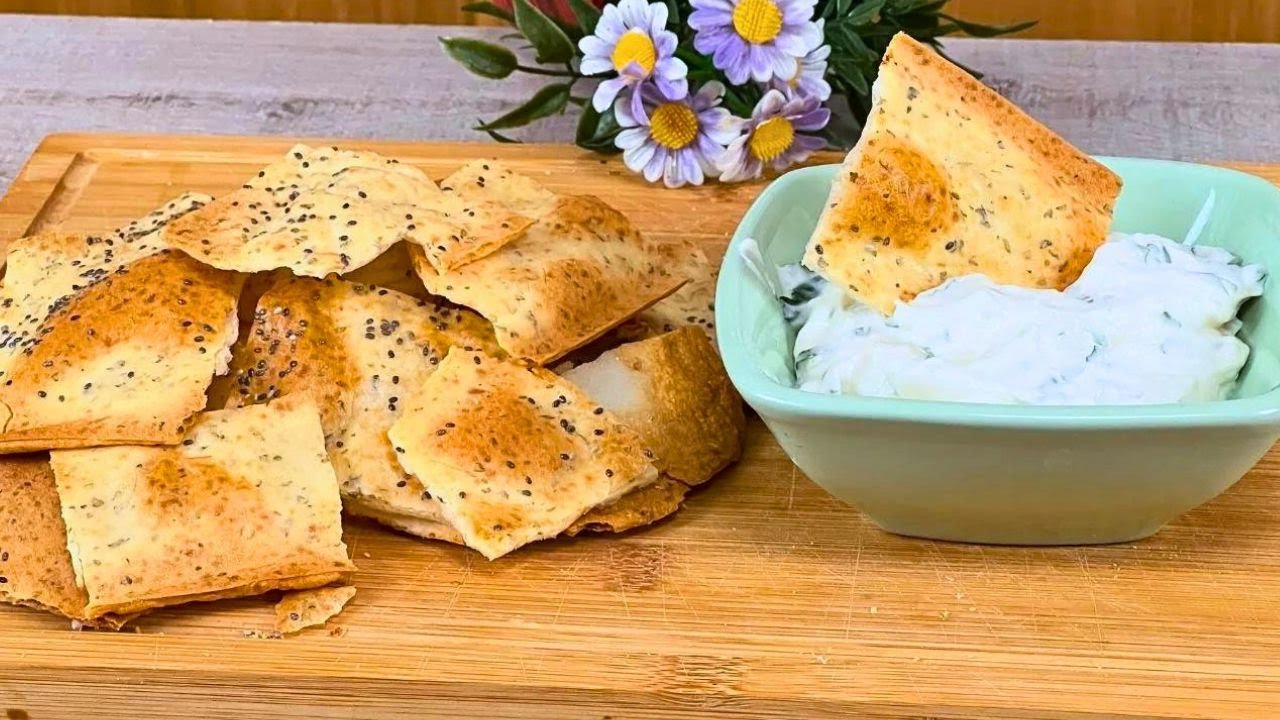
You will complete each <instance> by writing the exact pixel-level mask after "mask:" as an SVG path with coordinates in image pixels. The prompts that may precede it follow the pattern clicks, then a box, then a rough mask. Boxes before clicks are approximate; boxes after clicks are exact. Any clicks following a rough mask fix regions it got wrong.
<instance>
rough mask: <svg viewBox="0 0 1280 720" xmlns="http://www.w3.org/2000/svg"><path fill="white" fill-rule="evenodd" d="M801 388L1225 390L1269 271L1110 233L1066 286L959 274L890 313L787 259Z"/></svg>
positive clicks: (1073, 399)
mask: <svg viewBox="0 0 1280 720" xmlns="http://www.w3.org/2000/svg"><path fill="white" fill-rule="evenodd" d="M779 276H780V280H781V282H782V291H783V293H784V297H783V301H784V304H785V305H784V307H786V308H787V316H788V320H789V321H790V322H791V323H792V324H793V326H795V327H796V328H797V331H798V335H797V337H796V343H795V360H796V380H797V385H798V387H800V388H801V389H803V390H808V391H812V392H821V393H848V394H856V395H865V396H875V397H899V398H915V399H922V400H952V401H964V402H984V403H1005V404H1036V405H1102V404H1154V403H1176V402H1193V401H1199V400H1217V399H1221V398H1223V397H1226V396H1227V395H1228V393H1230V392H1231V390H1232V388H1233V387H1234V385H1235V381H1236V376H1237V375H1238V374H1239V372H1240V368H1241V367H1242V366H1243V365H1244V363H1245V360H1247V359H1248V357H1249V347H1248V345H1246V344H1245V343H1244V342H1243V341H1241V340H1240V339H1239V338H1237V337H1236V331H1237V330H1239V327H1240V321H1239V320H1238V319H1237V318H1236V313H1237V312H1238V311H1239V310H1240V306H1241V304H1243V303H1244V302H1245V301H1246V300H1248V299H1249V298H1251V297H1256V296H1258V295H1261V294H1262V284H1263V281H1264V280H1265V276H1266V273H1265V271H1264V270H1263V269H1262V268H1261V267H1259V266H1257V265H1241V264H1240V263H1239V261H1238V260H1237V259H1236V258H1235V257H1234V256H1233V255H1232V254H1231V253H1230V252H1228V251H1226V250H1223V249H1220V248H1214V247H1188V246H1185V245H1182V244H1179V243H1177V242H1175V241H1172V240H1168V239H1166V238H1163V237H1159V236H1156V235H1124V234H1113V235H1112V236H1111V237H1110V238H1108V240H1107V242H1106V243H1104V244H1103V245H1102V246H1101V247H1100V248H1098V250H1097V252H1096V253H1095V254H1094V257H1093V260H1092V262H1090V263H1089V266H1088V267H1087V268H1086V269H1085V271H1084V273H1083V274H1082V275H1081V276H1080V278H1079V279H1078V280H1077V281H1076V282H1075V284H1073V285H1071V287H1069V288H1067V289H1066V290H1065V291H1057V290H1036V289H1030V288H1024V287H1018V286H1012V285H997V284H995V283H993V282H991V281H990V280H989V279H987V278H986V277H985V276H982V275H966V276H962V277H957V278H953V279H951V280H948V281H946V282H945V283H943V284H942V285H939V286H938V287H936V288H934V289H932V290H929V291H928V292H925V293H922V294H921V295H920V296H919V297H917V298H916V299H915V300H913V301H911V302H909V303H899V304H898V307H897V309H896V310H895V312H894V313H893V315H892V316H890V317H887V318H886V317H884V316H882V315H881V314H880V313H878V312H877V311H875V310H874V309H872V308H870V307H867V306H865V305H861V304H859V303H856V302H854V301H852V300H850V299H849V298H847V296H846V295H845V294H844V292H843V291H842V290H841V289H840V288H838V287H835V286H833V285H832V284H830V283H828V282H826V281H824V280H822V279H821V278H819V277H817V276H816V275H814V274H812V273H810V272H809V271H808V270H806V269H804V268H803V267H801V266H799V265H790V266H786V267H783V268H780V269H779Z"/></svg>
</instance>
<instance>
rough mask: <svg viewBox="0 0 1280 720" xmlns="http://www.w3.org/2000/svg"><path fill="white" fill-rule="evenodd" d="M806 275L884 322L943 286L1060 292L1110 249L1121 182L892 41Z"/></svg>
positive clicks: (928, 54)
mask: <svg viewBox="0 0 1280 720" xmlns="http://www.w3.org/2000/svg"><path fill="white" fill-rule="evenodd" d="M873 98H874V105H873V107H872V109H871V114H870V116H869V117H868V119H867V123H866V128H865V129H864V130H863V132H862V136H861V138H860V139H859V140H858V144H857V146H855V147H854V149H853V151H852V152H850V153H849V156H848V157H847V158H846V159H845V161H844V164H843V165H842V166H841V167H840V169H839V171H838V172H837V174H836V178H835V182H834V184H833V185H832V187H831V194H830V196H829V198H828V199H827V207H826V208H825V210H824V212H823V214H822V217H821V218H820V219H819V221H818V226H817V228H816V229H815V230H814V233H813V236H812V237H811V238H810V240H809V244H808V247H807V248H806V250H805V255H804V264H805V265H806V266H807V267H809V268H811V269H812V270H814V271H816V272H817V273H819V274H820V275H822V276H823V277H825V278H827V279H828V280H831V281H832V282H835V283H837V284H838V285H840V286H841V287H844V288H845V289H846V290H848V292H849V293H850V294H851V295H852V296H853V297H854V298H856V299H858V300H860V301H862V302H864V303H866V304H868V305H870V306H872V307H874V308H876V309H877V310H879V311H881V312H882V313H885V314H889V313H892V312H893V309H894V306H895V303H897V302H898V301H903V302H906V301H909V300H911V299H912V298H914V297H915V296H916V295H918V294H919V293H921V292H924V291H925V290H928V289H930V288H933V287H935V286H937V285H939V284H941V283H942V282H943V281H945V280H946V279H947V278H949V277H956V276H958V275H966V274H970V273H982V274H984V275H986V276H987V277H989V278H991V279H992V280H993V281H995V282H997V283H1009V284H1014V285H1022V286H1025V287H1035V288H1056V289H1062V288H1065V287H1066V286H1068V285H1070V284H1071V283H1072V282H1074V281H1075V279H1076V278H1077V277H1079V276H1080V273H1081V271H1083V270H1084V267H1085V266H1086V265H1088V264H1089V261H1090V260H1091V259H1092V258H1093V253H1094V250H1096V249H1097V247H1098V246H1099V245H1101V244H1102V243H1103V241H1105V240H1106V236H1107V231H1108V229H1109V227H1110V224H1111V214H1112V207H1113V205H1114V203H1115V200H1116V197H1117V196H1118V195H1119V193H1120V179H1119V178H1118V177H1117V176H1116V175H1115V174H1114V173H1112V172H1111V171H1110V170H1108V169H1107V168H1106V167H1104V166H1102V165H1101V164H1100V163H1098V162H1097V161H1095V160H1093V159H1092V158H1090V157H1089V156H1087V155H1085V154H1084V153H1082V152H1080V151H1079V150H1077V149H1076V148H1074V147H1072V146H1071V145H1070V144H1068V143H1067V142H1066V141H1065V140H1063V139H1062V138H1061V137H1059V136H1057V135H1056V134H1054V133H1053V131H1051V130H1049V129H1048V128H1046V127H1045V126H1043V125H1041V124H1040V123H1039V122H1037V121H1036V120H1034V119H1033V118H1031V117H1030V116H1029V115H1027V114H1026V113H1024V112H1022V111H1021V110H1019V109H1018V108H1017V107H1016V106H1015V105H1014V104H1013V103H1011V102H1009V101H1008V100H1006V99H1004V98H1003V97H1001V96H1000V95H999V94H997V93H996V92H995V91H994V90H991V89H990V88H988V87H986V86H985V85H983V84H982V83H981V82H979V81H977V80H976V79H974V77H973V76H972V75H970V74H969V73H968V72H966V71H965V70H964V69H962V68H960V67H957V66H956V65H953V64H952V63H950V62H948V61H947V60H946V59H945V58H943V57H941V56H940V55H938V54H937V53H936V52H934V51H933V50H932V49H930V48H928V47H926V46H925V45H923V44H921V43H919V42H917V41H916V40H913V39H911V38H910V37H908V36H907V35H905V34H902V33H899V34H898V35H897V36H895V37H894V39H893V41H892V42H891V43H890V45H889V48H888V51H887V52H886V53H885V56H884V59H883V61H882V62H881V64H880V76H879V80H877V81H876V84H875V88H874V90H873Z"/></svg>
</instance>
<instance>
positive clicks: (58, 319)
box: [0, 146, 744, 632]
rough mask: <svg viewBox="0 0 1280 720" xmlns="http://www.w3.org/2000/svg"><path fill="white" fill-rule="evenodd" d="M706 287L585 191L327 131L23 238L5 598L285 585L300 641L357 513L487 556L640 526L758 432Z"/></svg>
mask: <svg viewBox="0 0 1280 720" xmlns="http://www.w3.org/2000/svg"><path fill="white" fill-rule="evenodd" d="M713 288H714V271H713V269H712V267H711V265H710V263H709V262H708V260H707V258H706V257H705V256H704V255H703V254H702V253H701V252H700V251H699V250H698V249H697V248H696V247H694V246H692V245H670V244H666V245H661V244H655V243H652V242H650V241H648V240H647V239H646V238H644V237H643V236H642V235H641V234H640V233H639V232H638V231H637V230H636V229H635V227H634V226H633V225H632V224H631V223H630V222H629V221H628V220H627V218H626V217H625V216H623V215H622V214H620V213H619V212H617V211H616V210H614V209H613V208H611V207H609V206H608V205H607V204H605V203H604V202H602V201H601V200H599V199H597V198H594V197H590V196H577V195H573V196H564V195H557V194H555V193H553V192H550V191H549V190H547V189H546V188H544V187H542V186H540V185H539V184H538V183H536V182H534V181H533V180H531V179H529V178H527V177H523V176H520V175H517V174H515V173H513V172H511V171H510V170H508V169H506V168H504V167H502V166H501V165H499V164H498V163H496V162H493V161H477V162H473V163H470V164H468V165H466V166H464V167H462V168H460V169H459V170H457V171H456V172H455V173H453V174H452V175H450V176H449V177H448V178H446V179H445V180H443V181H442V182H440V183H438V184H437V183H436V182H434V181H432V179H431V178H429V177H428V176H427V175H425V174H424V173H422V172H421V171H420V170H418V169H416V168H414V167H412V166H409V165H406V164H402V163H400V162H398V161H396V160H394V159H391V158H384V157H380V156H378V155H375V154H372V153H357V152H349V151H344V150H339V149H338V148H322V149H316V148H310V147H305V146H298V147H296V148H294V149H292V150H291V151H290V152H289V153H288V154H287V155H286V156H285V157H284V158H283V159H281V160H280V161H279V162H276V163H274V164H272V165H270V166H268V167H266V168H263V169H262V170H261V171H260V172H258V173H257V174H256V175H255V176H253V177H251V178H249V179H248V180H247V181H246V182H245V183H244V184H243V186H241V187H240V188H239V189H237V190H235V191H233V192H231V193H228V194H226V195H224V196H222V197H219V198H217V199H214V198H211V197H208V196H202V195H196V194H189V195H184V196H182V197H180V198H178V199H175V200H174V201H172V202H170V203H169V204H167V205H165V206H164V207H162V208H160V209H157V210H156V211H154V212H152V213H151V214H149V215H147V216H146V217H144V218H141V219H139V220H137V221H135V222H132V223H130V224H128V225H127V226H125V227H123V228H120V229H118V230H116V231H114V232H110V233H106V234H102V235H94V236H85V235H69V234H44V235H36V236H32V237H26V238H21V239H18V240H15V241H13V242H12V243H11V244H10V247H9V254H8V259H7V267H6V270H5V276H4V283H3V288H2V289H0V419H2V422H0V600H4V601H7V602H11V603H17V604H21V605H28V606H32V607H36V608H39V609H43V610H47V611H50V612H54V613H58V614H61V615H63V616H65V617H68V618H71V619H72V620H74V621H75V622H76V623H78V624H81V625H85V626H95V627H108V628H119V627H120V626H122V625H124V624H125V623H127V622H128V621H130V620H131V619H132V618H134V617H136V616H137V615H138V614H140V613H143V612H146V611H148V610H151V609H154V608H159V607H164V606H170V605H175V604H181V603H188V602H195V601H207V600H215V599H220V598H230V597H243V596H248V595H256V594H261V593H265V592H269V591H276V590H288V591H295V592H294V593H293V594H291V595H289V596H286V597H285V598H284V599H283V600H282V601H281V603H280V605H279V606H278V607H277V615H278V626H277V627H278V629H279V630H280V631H283V632H288V631H293V630H297V629H299V628H301V627H305V626H306V625H308V624H312V623H314V622H317V621H318V622H323V621H324V619H325V618H327V617H329V616H330V615H332V614H334V613H336V612H338V611H339V610H340V609H341V608H342V606H343V605H344V604H345V603H346V602H347V601H348V600H350V598H351V596H352V595H353V594H354V593H355V589H354V588H353V587H350V586H348V585H343V583H346V582H347V581H348V580H349V579H350V576H351V574H352V573H353V572H354V571H355V570H356V567H355V565H354V564H353V563H352V562H351V560H350V559H349V557H348V551H347V548H346V546H345V545H344V544H343V541H342V513H343V512H344V511H345V512H346V513H347V514H348V515H353V516H362V517H366V518H370V519H372V520H374V521H376V522H378V523H382V524H384V525H386V526H388V527H389V528H393V529H395V530H397V531H400V532H404V533H408V534H411V535H415V536H418V537H421V538H425V539H431V540H440V541H444V542H448V543H456V544H459V545H466V546H467V547H470V548H473V549H475V550H477V551H479V552H480V553H482V554H484V555H485V556H486V557H488V558H490V559H494V558H498V557H500V556H502V555H505V554H507V553H509V552H511V551H513V550H515V549H516V548H519V547H521V546H523V545H526V544H528V543H531V542H535V541H538V540H543V539H548V538H554V537H557V536H560V535H566V534H567V535H575V534H578V533H583V532H621V531H624V530H629V529H632V528H636V527H639V526H642V525H646V524H649V523H652V522H654V521H655V520H658V519H660V518H662V517H664V516H667V515H669V514H671V513H673V512H675V511H676V510H677V509H678V508H679V507H680V505H681V503H682V502H683V500H684V498H685V495H686V493H688V492H689V490H690V489H691V488H693V487H696V486H697V485H700V484H702V483H705V482H706V481H708V480H709V479H711V478H712V477H713V476H714V475H716V474H717V473H718V472H720V471H721V470H722V469H724V468H725V467H726V466H727V465H729V464H730V463H732V462H733V461H734V460H735V459H737V457H738V456H739V454H740V453H741V449H742V441H743V424H744V420H743V410H742V403H741V400H740V398H739V397H738V396H737V395H736V393H735V392H734V390H733V388H732V387H731V385H730V384H729V381H728V378H727V377H726V375H725V373H724V369H723V367H722V365H721V363H720V359H719V357H718V355H717V354H716V351H715V348H714V342H713V340H714V338H713V332H714V330H713V324H712V321H711V319H712V314H711V298H712V293H713ZM335 584H338V586H335Z"/></svg>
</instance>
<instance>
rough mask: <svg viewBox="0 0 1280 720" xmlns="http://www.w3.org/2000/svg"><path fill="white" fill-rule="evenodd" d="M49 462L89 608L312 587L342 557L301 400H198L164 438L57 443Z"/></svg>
mask: <svg viewBox="0 0 1280 720" xmlns="http://www.w3.org/2000/svg"><path fill="white" fill-rule="evenodd" d="M50 464H51V465H52V467H53V472H54V476H55V479H56V481H57V486H58V495H59V497H60V499H61V506H62V517H63V520H64V521H65V522H66V527H67V547H68V549H69V550H70V552H71V560H72V567H73V568H74V569H75V573H76V580H77V583H78V584H79V585H80V586H81V587H83V588H84V589H85V591H86V593H87V595H88V605H87V607H86V610H85V612H86V614H87V615H88V617H90V618H94V617H101V616H102V615H105V614H108V613H116V614H126V613H134V612H139V611H142V610H147V609H149V608H155V607H162V606H167V605H177V604H182V603H188V602H198V601H208V600H218V599H222V598H233V597H245V596H249V595H257V594H261V593H263V592H266V591H269V590H278V589H284V590H292V589H305V588H312V587H319V586H322V585H327V584H329V583H331V582H334V581H335V580H338V579H340V578H341V577H343V576H344V575H346V574H347V573H349V572H351V571H353V570H355V566H354V565H352V563H351V561H350V560H348V559H347V549H346V546H345V545H344V544H343V542H342V519H341V509H342V508H341V501H340V500H339V497H338V482H337V478H336V477H335V476H334V473H333V467H332V466H331V465H330V464H329V459H328V456H327V454H326V453H325V450H324V436H323V433H322V431H321V429H320V417H319V411H318V410H317V409H316V408H315V407H314V406H312V405H311V404H309V403H303V402H299V403H296V404H293V405H290V404H288V403H286V402H284V401H281V402H277V403H272V404H269V405H255V406H251V407H246V408H239V409H235V410H218V411H213V412H207V413H203V414H201V415H200V416H198V417H197V418H196V419H195V421H194V423H193V425H192V427H191V430H190V432H189V433H188V434H187V437H186V438H185V439H184V440H183V441H182V442H181V443H180V444H179V445H177V446H175V447H165V448H157V447H143V446H119V447H109V448H92V449H84V450H57V451H54V452H53V453H51V454H50Z"/></svg>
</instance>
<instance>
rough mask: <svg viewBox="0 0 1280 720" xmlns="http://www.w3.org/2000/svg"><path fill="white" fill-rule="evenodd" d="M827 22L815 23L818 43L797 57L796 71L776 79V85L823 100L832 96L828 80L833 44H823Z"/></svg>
mask: <svg viewBox="0 0 1280 720" xmlns="http://www.w3.org/2000/svg"><path fill="white" fill-rule="evenodd" d="M825 23H826V21H825V20H819V21H818V22H817V23H815V24H816V25H817V26H818V40H817V44H815V45H814V47H813V48H812V49H810V50H809V52H807V53H805V55H804V57H801V58H797V59H796V67H795V71H794V72H793V73H792V74H791V76H790V77H778V78H775V79H774V81H773V82H774V83H775V87H778V88H789V89H791V90H793V91H796V92H798V93H800V94H802V95H812V96H814V97H816V98H818V99H819V100H821V101H823V102H826V101H827V99H828V98H830V97H831V83H829V82H827V58H829V57H831V46H830V45H824V44H822V39H823V30H822V26H823V25H824V24H825Z"/></svg>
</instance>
